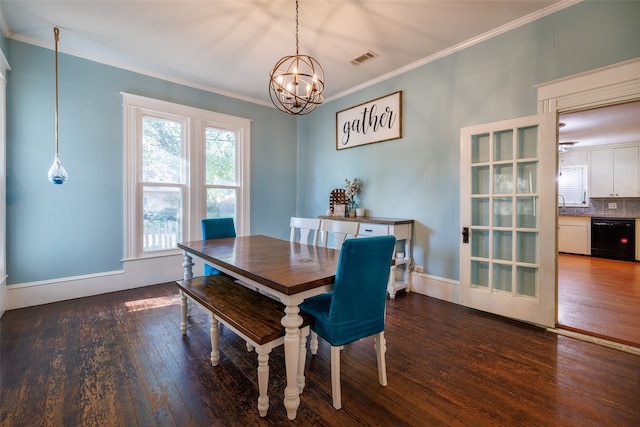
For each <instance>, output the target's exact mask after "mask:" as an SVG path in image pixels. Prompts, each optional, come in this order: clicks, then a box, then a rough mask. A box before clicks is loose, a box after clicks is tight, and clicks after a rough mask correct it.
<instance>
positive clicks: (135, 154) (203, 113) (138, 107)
mask: <svg viewBox="0 0 640 427" xmlns="http://www.w3.org/2000/svg"><path fill="white" fill-rule="evenodd" d="M122 96H123V111H124V141H125V144H124V146H125V147H124V173H125V177H124V186H125V188H124V244H125V247H124V259H125V260H131V259H139V258H151V257H159V256H166V255H168V254H173V253H179V251H178V250H177V249H171V250H168V251H157V252H143V251H142V248H141V247H140V242H141V240H142V236H141V234H140V233H141V229H140V226H141V224H140V218H141V217H142V216H141V215H140V212H141V209H142V206H141V205H140V204H141V201H140V200H141V198H140V197H139V192H140V191H141V190H140V188H139V187H138V183H139V181H140V179H139V176H138V174H140V173H141V170H139V166H138V165H139V164H140V158H141V155H142V154H141V151H140V147H139V146H138V144H137V143H136V140H137V135H138V131H139V129H138V128H137V126H138V123H139V121H138V115H140V114H143V113H144V112H146V113H149V112H157V113H158V114H160V115H164V116H167V115H176V116H178V117H180V119H179V120H185V119H186V123H187V124H188V126H187V127H186V128H185V139H186V150H187V158H191V159H194V158H195V159H197V160H198V161H192V162H190V165H189V166H190V167H189V171H188V174H189V175H188V176H187V188H189V189H191V188H193V185H192V183H203V182H204V174H205V162H204V161H203V158H202V153H203V152H204V141H203V140H201V139H202V135H204V132H202V130H203V127H204V126H207V127H218V128H220V129H227V130H233V131H236V132H237V135H238V141H237V142H238V150H239V152H238V154H239V158H240V159H241V160H240V161H241V164H240V165H239V166H240V168H241V171H240V176H239V180H240V188H241V189H240V191H239V192H238V199H237V200H236V224H235V226H236V233H237V234H238V235H239V236H242V235H246V234H249V230H250V212H251V211H250V194H251V191H250V170H249V165H250V146H251V144H250V137H251V120H249V119H244V118H241V117H235V116H230V115H226V114H221V113H216V112H213V111H208V110H203V109H199V108H194V107H189V106H185V105H180V104H175V103H171V102H166V101H161V100H157V99H152V98H146V97H143V96H139V95H133V94H129V93H124V92H122ZM191 150H195V152H191ZM201 160H202V161H201ZM197 186H198V187H200V184H197ZM201 193H202V192H201V191H191V190H189V191H187V194H186V195H185V196H184V197H185V198H184V199H183V204H184V205H185V206H186V207H187V208H186V210H185V213H186V216H185V219H187V220H186V221H184V222H183V230H182V236H183V240H185V241H188V240H199V239H200V238H201V227H200V220H201V218H204V216H205V215H206V206H205V203H206V200H205V198H204V197H203V194H201Z"/></svg>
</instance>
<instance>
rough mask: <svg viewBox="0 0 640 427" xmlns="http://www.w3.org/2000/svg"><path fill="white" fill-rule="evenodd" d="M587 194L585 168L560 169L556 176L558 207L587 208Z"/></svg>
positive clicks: (581, 166) (566, 167)
mask: <svg viewBox="0 0 640 427" xmlns="http://www.w3.org/2000/svg"><path fill="white" fill-rule="evenodd" d="M587 194H588V193H587V166H586V165H578V166H564V167H561V168H560V175H559V176H558V206H559V207H566V206H580V207H584V208H588V207H589V203H588V200H587Z"/></svg>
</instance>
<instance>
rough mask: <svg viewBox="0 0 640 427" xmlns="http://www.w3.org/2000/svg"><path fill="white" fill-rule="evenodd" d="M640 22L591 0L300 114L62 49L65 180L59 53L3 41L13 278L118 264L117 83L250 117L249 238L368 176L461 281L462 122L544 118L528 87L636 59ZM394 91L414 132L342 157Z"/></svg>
mask: <svg viewBox="0 0 640 427" xmlns="http://www.w3.org/2000/svg"><path fill="white" fill-rule="evenodd" d="M639 18H640V2H637V1H633V2H631V1H629V2H612V1H607V2H600V1H598V2H596V1H588V2H583V3H580V4H577V5H575V6H572V7H570V8H568V9H565V10H562V11H560V12H558V13H555V14H553V15H551V16H548V17H545V18H543V19H541V20H538V21H536V22H534V23H532V24H529V25H526V26H524V27H522V28H519V29H516V30H514V31H511V32H509V33H507V34H504V35H501V36H498V37H495V38H493V39H491V40H488V41H486V42H484V43H482V44H479V45H476V46H473V47H471V48H468V49H466V50H464V51H463V52H459V53H456V54H454V55H450V56H449V57H446V58H443V59H441V60H438V61H436V62H433V63H430V64H427V65H425V66H423V67H420V68H418V69H415V70H412V71H410V72H408V73H405V74H403V75H401V76H398V77H395V78H393V79H390V80H387V81H385V82H382V83H380V84H377V85H375V86H373V87H370V88H367V89H365V90H362V91H359V92H357V93H354V94H352V95H350V96H347V97H345V98H341V99H339V100H336V101H334V102H330V103H327V104H325V105H322V106H320V107H319V108H318V109H317V110H316V111H314V112H313V113H312V114H311V115H309V116H305V117H300V118H298V119H296V118H294V117H290V116H287V115H285V114H283V113H281V112H279V111H277V110H275V109H273V108H269V107H264V106H259V105H255V104H251V103H247V102H243V101H239V100H236V99H231V98H227V97H224V96H221V95H216V94H211V93H208V92H204V91H201V90H196V89H193V88H189V87H184V86H181V85H177V84H173V83H169V82H166V81H162V80H158V79H154V78H150V77H147V76H143V75H140V74H136V73H133V72H129V71H124V70H120V69H117V68H113V67H109V66H105V65H101V64H97V63H94V62H91V61H86V60H82V59H78V58H75V57H72V56H68V55H64V54H61V55H60V144H61V148H60V150H61V158H62V162H63V164H64V166H65V167H66V168H67V170H68V172H69V174H70V179H69V181H68V182H67V183H65V184H64V185H63V186H53V185H51V184H49V182H48V181H47V178H46V173H47V170H48V168H49V166H50V164H51V162H52V160H53V150H54V139H53V136H54V133H53V131H54V128H53V123H54V80H53V52H52V51H50V50H46V49H41V48H38V47H34V46H31V45H27V44H24V43H20V42H16V41H14V40H2V50H3V52H4V54H5V56H6V57H7V59H8V61H9V63H10V65H11V68H12V70H11V71H10V72H9V75H8V85H7V252H8V254H7V272H8V274H9V283H10V284H12V283H24V282H31V281H38V280H46V279H52V278H58V277H68V276H74V275H82V274H91V273H98V272H104V271H111V270H116V269H120V268H121V267H122V265H121V258H122V254H123V249H122V247H123V219H122V218H123V212H122V210H123V190H122V189H123V182H122V179H123V142H122V132H123V128H122V126H123V125H122V105H121V104H122V98H121V95H120V92H129V93H134V94H138V95H142V96H147V97H151V98H157V99H162V100H166V101H171V102H177V103H181V104H185V105H190V106H194V107H198V108H205V109H209V110H213V111H217V112H221V113H225V114H231V115H236V116H240V117H246V118H249V119H251V120H252V131H251V132H252V144H251V158H252V161H251V183H252V187H251V208H252V216H251V223H252V226H251V232H252V233H254V234H268V235H272V236H275V237H281V238H286V237H287V235H288V218H289V216H291V215H293V214H298V215H305V216H315V215H318V214H323V213H325V212H326V209H327V204H328V197H329V192H330V191H331V189H333V188H337V187H342V185H343V182H344V178H346V177H348V178H352V177H354V176H357V177H358V178H360V179H362V180H363V181H364V188H363V190H362V192H361V198H362V202H363V204H364V206H365V207H366V208H367V209H369V210H370V211H371V212H372V213H373V214H374V215H375V216H385V217H406V218H414V219H415V220H416V229H415V232H414V249H415V250H414V255H415V260H416V263H418V264H421V265H424V266H425V271H426V272H427V273H429V274H433V275H436V276H441V277H445V278H451V279H458V277H459V272H458V269H459V257H458V250H459V234H460V230H459V131H460V128H461V127H463V126H468V125H473V124H478V123H483V122H488V121H494V120H502V119H507V118H512V117H518V116H523V115H529V114H534V113H535V111H536V90H535V88H533V85H535V84H538V83H541V82H545V81H548V80H552V79H555V78H559V77H562V76H566V75H570V74H574V73H578V72H581V71H586V70H590V69H593V68H597V67H601V66H604V65H608V64H612V63H615V62H619V61H623V60H627V59H630V58H634V57H638V56H640V43H638V40H640V25H638V22H640V19H639ZM336 48H339V46H336ZM327 78H328V80H327V84H328V85H330V84H331V80H330V78H331V77H330V76H327ZM397 90H402V91H403V96H404V102H403V108H404V111H403V115H404V116H403V120H404V137H403V138H402V139H401V140H396V141H389V142H384V143H378V144H372V145H369V146H364V147H356V148H352V149H348V150H342V151H340V152H337V151H336V150H335V113H336V112H337V111H340V110H342V109H345V108H348V107H351V106H354V105H357V104H359V103H362V102H366V101H369V100H371V99H374V98H377V97H380V96H384V95H386V94H389V93H391V92H395V91H397ZM296 120H297V126H298V128H297V129H296ZM296 132H297V133H296ZM296 139H297V147H296ZM283 218H285V219H284V220H283Z"/></svg>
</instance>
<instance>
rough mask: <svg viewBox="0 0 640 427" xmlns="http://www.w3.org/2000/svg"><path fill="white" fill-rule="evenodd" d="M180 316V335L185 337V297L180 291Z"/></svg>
mask: <svg viewBox="0 0 640 427" xmlns="http://www.w3.org/2000/svg"><path fill="white" fill-rule="evenodd" d="M180 314H181V316H182V319H181V322H180V332H182V335H187V296H186V295H185V294H184V292H182V291H180Z"/></svg>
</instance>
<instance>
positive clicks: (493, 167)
mask: <svg viewBox="0 0 640 427" xmlns="http://www.w3.org/2000/svg"><path fill="white" fill-rule="evenodd" d="M556 135H557V132H556V117H555V114H550V113H548V114H541V115H535V116H530V117H522V118H518V119H512V120H506V121H501V122H496V123H489V124H483V125H477V126H472V127H467V128H463V129H462V130H461V136H460V159H461V160H460V186H461V192H460V194H461V196H460V197H461V200H460V225H461V227H462V230H461V231H462V239H461V244H460V300H461V303H462V304H463V305H466V306H468V307H471V308H475V309H478V310H483V311H487V312H490V313H495V314H499V315H501V316H506V317H510V318H514V319H518V320H523V321H526V322H530V323H535V324H539V325H544V326H548V327H554V326H555V322H556V289H557V283H556V282H557V275H556V256H555V254H556V215H557V202H556V200H557V196H556V193H557V190H556V184H555V175H556V164H557V149H556V143H557V141H556V138H557V136H556Z"/></svg>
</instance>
